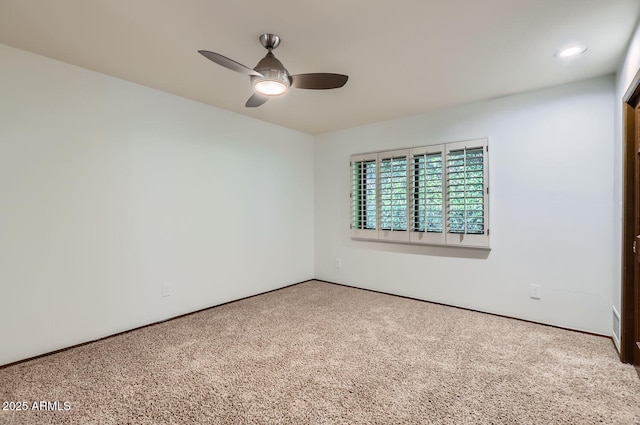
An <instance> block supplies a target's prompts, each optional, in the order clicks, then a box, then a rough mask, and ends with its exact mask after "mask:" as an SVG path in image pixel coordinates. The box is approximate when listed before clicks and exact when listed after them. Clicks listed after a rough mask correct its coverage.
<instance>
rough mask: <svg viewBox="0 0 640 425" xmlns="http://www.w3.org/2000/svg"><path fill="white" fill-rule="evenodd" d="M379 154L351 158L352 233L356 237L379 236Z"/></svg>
mask: <svg viewBox="0 0 640 425" xmlns="http://www.w3.org/2000/svg"><path fill="white" fill-rule="evenodd" d="M377 158H378V155H377V154H369V155H357V156H354V157H352V158H351V233H352V236H354V237H356V238H368V239H369V238H372V239H377V238H378V203H377V193H378V171H377V164H378V162H377Z"/></svg>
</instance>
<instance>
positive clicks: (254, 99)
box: [244, 93, 269, 108]
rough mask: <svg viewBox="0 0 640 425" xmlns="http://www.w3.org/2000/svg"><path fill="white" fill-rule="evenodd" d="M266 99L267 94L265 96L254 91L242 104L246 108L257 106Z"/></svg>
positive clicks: (267, 98) (267, 97)
mask: <svg viewBox="0 0 640 425" xmlns="http://www.w3.org/2000/svg"><path fill="white" fill-rule="evenodd" d="M267 100H269V96H265V95H263V94H260V93H254V94H253V96H251V97H250V98H249V100H247V103H245V104H244V106H246V107H247V108H257V107H258V106H260V105H262V104H264V103H265V102H266V101H267Z"/></svg>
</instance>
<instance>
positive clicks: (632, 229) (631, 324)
mask: <svg viewBox="0 0 640 425" xmlns="http://www.w3.org/2000/svg"><path fill="white" fill-rule="evenodd" d="M639 103H640V70H638V72H637V73H636V75H635V77H634V78H633V80H632V81H631V84H630V85H629V88H628V89H627V91H626V93H625V95H624V97H623V99H622V113H623V132H624V134H623V137H624V139H623V166H624V174H623V189H622V203H623V206H622V293H621V297H622V312H621V316H622V317H621V322H620V360H621V361H623V362H625V363H634V364H635V365H636V367H638V366H640V359H639V358H638V357H639V356H638V354H637V349H636V347H635V343H636V337H637V335H638V334H639V333H640V329H636V327H637V316H636V315H637V314H638V311H639V310H640V300H639V299H638V296H639V295H640V294H639V293H638V291H639V290H638V288H637V287H636V285H635V280H636V274H637V273H640V266H639V265H638V264H637V263H636V259H635V256H634V253H633V249H632V246H633V241H634V239H635V236H636V234H638V233H640V229H636V224H635V223H636V217H635V215H636V208H637V207H636V206H637V205H638V202H639V201H640V200H638V199H636V194H637V193H638V188H637V187H636V172H638V171H639V170H636V164H637V156H638V151H637V150H636V138H637V137H638V127H639V126H640V122H638V116H637V113H636V110H635V107H636V106H638V104H639ZM638 249H640V247H638ZM634 355H635V358H634ZM636 370H637V371H638V374H639V375H640V369H638V368H636Z"/></svg>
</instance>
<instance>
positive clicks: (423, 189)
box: [410, 145, 445, 244]
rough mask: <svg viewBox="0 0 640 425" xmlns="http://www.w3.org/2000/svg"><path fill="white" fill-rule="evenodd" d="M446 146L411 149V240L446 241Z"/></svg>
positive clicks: (426, 241) (441, 242)
mask: <svg viewBox="0 0 640 425" xmlns="http://www.w3.org/2000/svg"><path fill="white" fill-rule="evenodd" d="M443 157H444V145H435V146H427V147H422V148H414V149H411V162H412V164H411V173H410V175H411V177H410V180H411V200H412V203H411V211H410V222H411V241H412V242H417V243H429V244H434V243H436V244H443V243H444V242H445V237H444V226H445V217H444V200H445V196H444V179H443Z"/></svg>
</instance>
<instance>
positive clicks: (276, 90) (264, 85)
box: [254, 80, 288, 96]
mask: <svg viewBox="0 0 640 425" xmlns="http://www.w3.org/2000/svg"><path fill="white" fill-rule="evenodd" d="M254 88H255V89H256V91H257V92H258V93H260V94H264V95H266V96H278V95H281V94H284V93H285V92H286V91H287V89H288V87H287V85H286V84H284V83H283V82H281V81H275V80H261V81H258V82H257V83H256V84H255V86H254Z"/></svg>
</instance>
